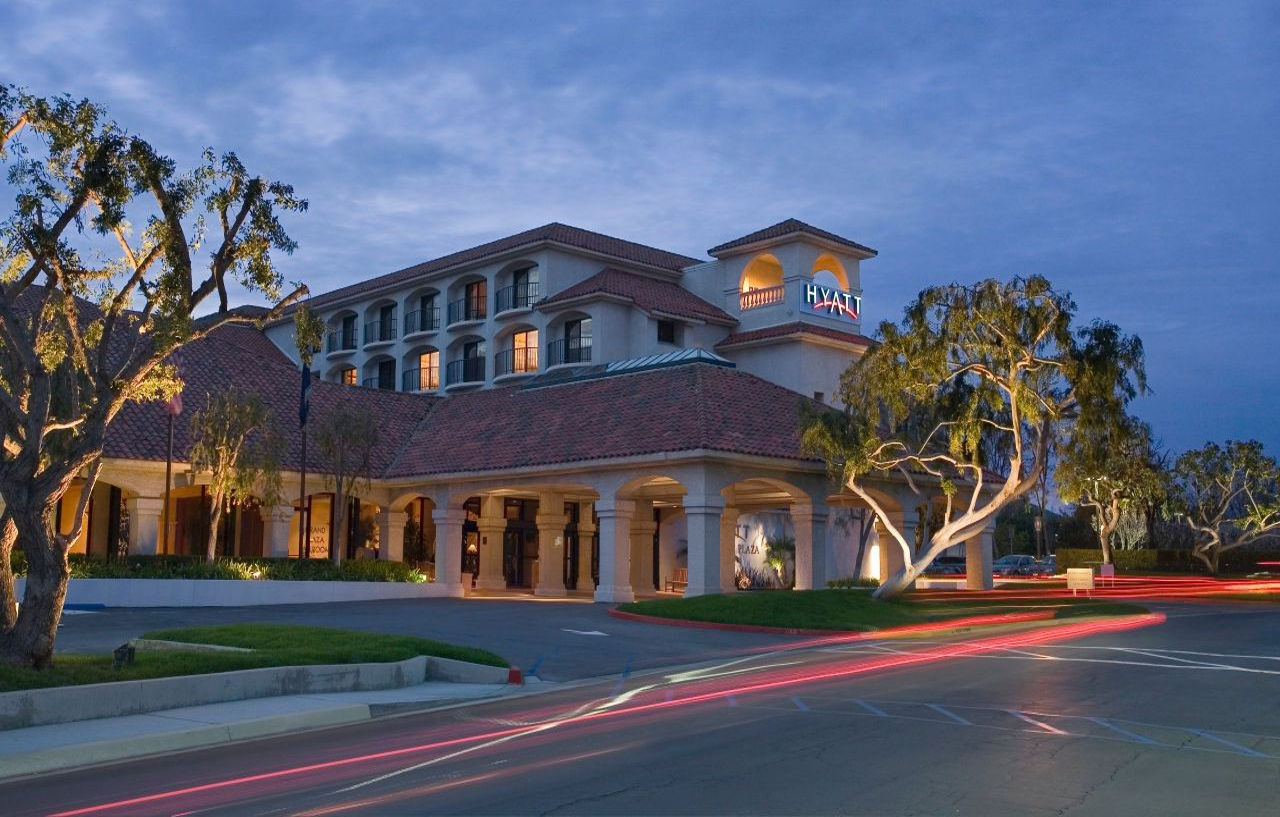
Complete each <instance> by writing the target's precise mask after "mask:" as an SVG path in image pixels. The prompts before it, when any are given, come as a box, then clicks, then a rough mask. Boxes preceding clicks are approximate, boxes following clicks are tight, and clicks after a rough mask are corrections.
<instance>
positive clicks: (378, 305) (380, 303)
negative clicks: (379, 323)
mask: <svg viewBox="0 0 1280 817" xmlns="http://www.w3.org/2000/svg"><path fill="white" fill-rule="evenodd" d="M384 306H391V307H395V306H398V304H397V303H396V300H395V299H394V298H390V297H383V298H379V299H377V300H376V301H374V302H373V303H371V304H369V306H367V307H366V308H365V310H364V319H365V320H366V321H371V320H375V319H377V317H378V316H379V315H380V314H381V312H382V308H383V307H384Z"/></svg>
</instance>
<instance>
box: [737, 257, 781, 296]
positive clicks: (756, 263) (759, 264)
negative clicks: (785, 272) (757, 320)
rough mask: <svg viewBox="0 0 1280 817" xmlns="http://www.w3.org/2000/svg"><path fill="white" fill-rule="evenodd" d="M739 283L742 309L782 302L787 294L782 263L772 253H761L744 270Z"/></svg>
mask: <svg viewBox="0 0 1280 817" xmlns="http://www.w3.org/2000/svg"><path fill="white" fill-rule="evenodd" d="M738 283H739V287H738V288H739V290H740V292H741V295H740V296H739V298H740V301H739V306H740V307H741V308H742V309H744V310H745V309H755V308H757V307H761V306H769V305H770V304H777V303H782V300H783V298H784V296H785V292H784V288H783V285H782V264H781V262H779V261H778V259H777V257H776V256H774V255H771V254H770V253H761V254H760V255H757V256H756V257H755V258H752V259H751V261H750V262H749V263H748V264H747V266H746V268H745V269H743V270H742V280H741V281H739V282H738Z"/></svg>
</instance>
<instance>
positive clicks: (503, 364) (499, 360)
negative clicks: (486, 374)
mask: <svg viewBox="0 0 1280 817" xmlns="http://www.w3.org/2000/svg"><path fill="white" fill-rule="evenodd" d="M493 365H494V372H493V376H494V377H502V376H503V375H504V374H532V373H534V372H536V371H538V347H536V346H532V347H528V348H525V349H505V350H503V351H501V352H498V354H496V355H494V357H493Z"/></svg>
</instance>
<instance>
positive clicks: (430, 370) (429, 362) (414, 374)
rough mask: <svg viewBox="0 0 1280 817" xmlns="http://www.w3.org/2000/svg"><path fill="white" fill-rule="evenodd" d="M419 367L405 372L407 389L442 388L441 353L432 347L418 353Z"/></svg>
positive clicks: (405, 388)
mask: <svg viewBox="0 0 1280 817" xmlns="http://www.w3.org/2000/svg"><path fill="white" fill-rule="evenodd" d="M415 362H416V363H417V368H415V369H410V370H409V371H407V372H405V373H404V390H405V391H435V390H436V389H438V388H440V353H439V352H437V351H436V350H434V349H432V350H431V351H429V352H423V353H421V354H419V355H418V357H417V360H416V361H415Z"/></svg>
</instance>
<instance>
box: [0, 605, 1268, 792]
mask: <svg viewBox="0 0 1280 817" xmlns="http://www.w3.org/2000/svg"><path fill="white" fill-rule="evenodd" d="M521 609H522V611H523V610H524V609H525V608H521ZM1275 610H1276V608H1274V607H1271V606H1244V605H1241V606H1236V607H1232V606H1225V605H1223V606H1213V607H1210V606H1205V605H1182V606H1174V607H1170V608H1168V609H1167V610H1166V612H1167V614H1168V620H1167V621H1166V622H1165V623H1163V624H1159V625H1155V626H1149V627H1144V628H1142V629H1131V630H1125V631H1118V632H1108V633H1101V634H1094V635H1084V636H1082V637H1078V638H1073V639H1070V640H1059V641H1052V642H1050V641H1046V638H1045V637H1044V636H1042V635H1035V634H1032V635H1027V634H1023V635H1009V634H1004V635H989V636H982V637H981V638H980V639H979V640H977V641H976V642H975V641H974V640H973V639H971V640H970V641H969V643H967V644H965V645H959V646H957V645H956V644H954V643H952V644H939V643H937V642H923V641H919V640H912V641H900V640H896V641H881V642H851V643H826V644H816V645H815V644H809V645H801V644H796V643H794V642H795V640H794V639H792V640H791V641H792V642H793V643H792V644H791V645H790V646H788V645H786V644H782V643H781V642H778V641H775V643H774V644H772V645H767V644H760V643H751V644H748V643H747V642H746V641H745V639H746V638H747V637H746V636H743V635H740V634H732V633H721V634H716V635H719V636H720V637H728V638H731V639H733V640H738V645H737V646H738V648H739V651H740V652H742V653H743V654H741V655H739V656H738V657H736V658H727V657H725V658H720V659H718V660H716V661H713V662H712V663H711V664H710V665H709V666H708V667H706V668H704V669H702V670H700V671H698V672H697V673H690V672H689V671H684V672H648V673H646V672H633V673H631V674H629V675H628V676H627V677H626V678H617V679H614V680H609V681H603V682H593V683H586V684H580V685H575V686H572V687H571V688H566V689H563V690H561V691H558V692H556V693H553V694H550V695H542V696H535V697H529V698H524V699H516V700H504V701H499V702H494V703H489V704H483V705H474V706H468V707H464V708H459V709H452V710H446V711H438V712H433V713H426V714H419V715H413V716H406V717H398V718H388V719H383V720H378V721H374V722H371V723H366V724H361V725H359V726H356V727H350V728H341V729H332V730H326V731H323V732H312V733H307V734H302V735H294V736H289V737H284V738H277V739H270V740H262V741H256V742H253V743H246V744H240V745H237V746H232V747H222V748H218V749H213V750H208V751H201V752H191V753H184V754H178V755H171V756H165V757H159V758H152V759H148V760H144V761H139V762H131V763H127V764H118V765H115V766H110V767H103V768H99V769H91V770H84V771H80V772H72V773H67V774H63V775H57V776H50V777H44V778H40V779H37V780H33V781H27V782H19V783H13V784H10V785H6V786H0V802H3V803H5V806H6V807H5V811H6V813H8V814H27V813H57V812H61V811H67V810H70V811H73V812H74V811H75V810H77V809H90V810H89V811H82V812H81V813H86V814H130V815H133V814H137V815H144V814H191V813H199V814H213V815H220V814H236V815H239V814H271V815H276V814H299V815H322V814H426V813H440V814H457V813H468V814H561V813H563V814H659V813H660V814H827V813H855V814H974V815H990V814H1030V815H1042V814H1043V815H1058V814H1071V815H1089V814H1098V815H1115V814H1122V815H1146V814H1150V815H1178V814H1189V815H1191V814H1194V815H1197V816H1198V817H1203V816H1204V815H1219V814H1223V815H1250V814H1259V815H1264V814H1265V815H1272V814H1275V813H1277V808H1278V806H1280V694H1278V693H1280V617H1278V616H1277V615H1276V612H1275ZM87 617H88V616H86V617H85V618H87ZM520 617H521V618H523V612H522V613H521V614H520ZM607 621H611V620H604V619H602V620H601V623H602V624H603V623H607ZM617 623H618V624H621V622H617ZM609 626H610V627H612V626H613V625H609ZM637 626H644V625H637ZM574 629H587V628H574ZM667 632H668V633H669V636H668V637H667V638H666V639H664V640H665V641H667V642H669V649H668V650H667V651H668V652H670V653H672V654H686V653H687V652H690V651H691V650H687V649H685V647H684V644H683V643H682V642H683V641H684V639H685V637H686V636H701V635H705V634H704V633H702V632H701V631H693V630H668V631H667ZM1041 632H1043V631H1041ZM578 637H579V638H583V639H588V638H590V639H597V640H600V641H606V640H608V639H611V638H613V637H614V636H613V635H612V634H610V635H608V636H578ZM485 646H488V645H485ZM720 649H725V647H724V646H723V645H720ZM623 652H625V650H624V651H623ZM654 652H655V654H656V653H659V652H662V645H659V646H658V647H655V650H654ZM112 804H114V805H112Z"/></svg>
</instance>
